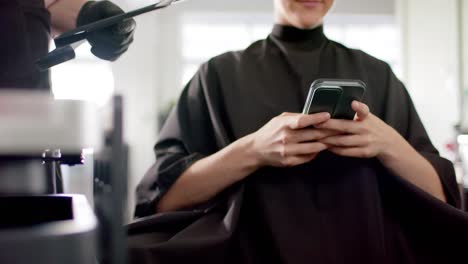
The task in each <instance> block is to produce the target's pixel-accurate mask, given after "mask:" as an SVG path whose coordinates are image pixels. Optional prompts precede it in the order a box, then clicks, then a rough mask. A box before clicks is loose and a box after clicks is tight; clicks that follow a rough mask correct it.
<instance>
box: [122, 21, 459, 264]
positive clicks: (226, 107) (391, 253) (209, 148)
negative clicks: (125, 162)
mask: <svg viewBox="0 0 468 264" xmlns="http://www.w3.org/2000/svg"><path fill="white" fill-rule="evenodd" d="M318 78H340V79H341V78H345V79H360V80H362V81H364V82H365V83H366V84H367V93H366V96H365V98H364V100H363V101H364V102H365V103H366V104H368V105H369V107H370V109H371V111H372V112H373V113H374V114H375V115H376V116H378V117H379V118H381V119H382V120H384V121H385V122H386V123H387V124H389V125H390V126H392V127H393V128H394V129H395V130H397V131H398V132H399V133H400V134H401V135H403V136H404V138H405V139H406V140H407V141H408V142H409V143H410V144H411V145H412V146H413V147H414V148H415V149H416V150H417V151H418V152H419V153H420V154H421V155H423V156H424V157H425V158H427V159H428V160H429V161H430V163H431V164H432V165H433V166H434V168H435V169H436V170H437V172H438V174H439V176H440V179H441V182H442V184H443V188H444V191H445V194H446V196H447V199H448V204H444V203H442V202H440V201H438V200H436V199H435V198H433V197H432V196H430V195H428V194H426V193H425V192H423V191H422V190H420V189H419V188H417V187H415V186H414V185H412V184H410V183H408V182H407V181H405V180H403V179H401V178H400V177H398V176H395V175H392V174H391V173H390V172H389V171H388V170H387V169H385V168H384V167H383V166H382V165H381V164H380V163H379V162H378V161H377V160H376V159H355V158H345V157H339V156H336V155H333V154H331V153H328V152H322V153H320V154H319V156H318V158H317V159H316V160H313V161H312V162H310V163H308V164H305V165H302V166H297V167H293V168H270V167H266V168H263V169H260V170H259V171H257V172H256V173H254V174H253V175H250V176H249V177H247V178H246V180H245V181H244V182H242V183H240V184H238V185H236V186H233V187H232V188H229V189H228V190H226V191H225V193H223V194H222V195H220V196H219V197H217V198H215V199H213V201H210V202H208V203H207V204H204V205H201V206H199V207H197V208H194V209H193V210H192V211H190V210H182V211H180V212H175V213H169V214H162V215H156V216H152V217H149V218H144V219H143V220H140V222H137V223H136V224H134V225H131V226H130V228H129V234H130V236H129V243H130V251H129V252H130V256H131V258H132V260H133V261H134V263H137V262H138V263H293V264H295V263H322V264H323V263H455V261H468V260H467V259H468V255H466V254H465V253H466V251H467V249H466V248H464V247H466V245H468V231H467V230H468V228H467V225H468V217H467V216H466V215H464V214H463V213H462V212H461V211H459V210H458V209H456V207H459V206H460V199H459V196H460V195H459V192H458V189H457V184H456V181H455V176H454V170H453V167H452V164H451V163H450V162H449V161H447V160H445V159H443V158H441V157H440V156H439V155H438V153H437V150H436V149H435V148H434V147H433V145H432V144H431V142H430V140H429V138H428V136H427V133H426V131H425V129H424V127H423V125H422V123H421V121H420V119H419V117H418V114H417V113H416V110H415V108H414V106H413V103H412V102H411V99H410V97H409V95H408V92H407V91H406V89H405V88H404V86H403V84H402V83H401V82H400V81H399V80H398V79H397V78H396V77H395V76H394V74H393V73H392V71H391V69H390V67H389V66H388V65H387V64H386V63H384V62H382V61H380V60H378V59H375V58H373V57H371V56H369V55H367V54H365V53H364V52H361V51H358V50H352V49H349V48H346V47H344V46H343V45H341V44H338V43H336V42H333V41H331V40H328V39H327V38H326V37H325V35H324V34H323V29H322V27H319V28H316V29H314V30H298V29H295V28H292V27H285V26H278V25H277V26H275V27H274V29H273V32H272V34H271V35H270V36H269V37H268V38H267V39H266V40H262V41H258V42H256V43H254V44H252V45H251V46H250V47H248V48H247V49H246V50H244V51H241V52H229V53H226V54H223V55H221V56H218V57H215V58H213V59H211V60H210V61H208V62H207V63H205V64H204V65H203V66H202V67H201V68H200V70H199V71H198V73H197V74H196V75H195V76H194V78H193V79H192V80H191V81H190V83H189V84H188V85H187V87H186V88H185V90H184V91H183V93H182V95H181V97H180V99H179V102H178V104H177V106H176V107H175V109H174V110H173V111H172V113H171V114H170V116H169V119H168V121H167V122H166V124H165V126H164V127H163V129H162V131H161V134H160V139H159V141H158V143H157V144H156V146H155V152H156V156H157V160H156V163H155V164H154V166H153V167H152V169H151V170H150V171H149V172H148V173H147V175H145V177H144V179H143V180H142V182H141V183H140V185H139V186H138V189H137V197H138V205H137V211H136V215H137V216H138V217H143V216H148V215H152V214H154V213H155V203H156V202H157V200H158V199H159V198H160V197H161V196H162V195H164V193H165V192H166V191H167V190H168V188H169V187H170V186H171V185H172V184H173V183H174V181H175V180H176V179H177V178H178V176H180V175H181V173H182V172H183V171H184V170H185V169H187V168H188V167H189V166H190V165H191V164H193V163H194V162H195V161H197V160H199V159H201V158H203V157H205V156H208V155H210V154H212V153H214V152H216V151H218V150H220V149H221V148H223V147H224V146H226V145H228V144H229V143H231V142H233V141H235V140H236V139H239V138H241V137H243V136H245V135H247V134H249V133H252V132H255V131H256V130H258V129H259V128H260V127H262V126H263V125H264V124H265V123H267V122H268V121H269V120H271V119H272V118H273V117H275V116H277V115H279V114H281V113H283V112H296V113H297V112H301V110H302V106H303V104H304V102H305V97H306V94H307V92H308V88H309V85H310V83H311V82H312V81H313V80H315V79H318ZM218 177H223V175H219V176H218ZM240 190H241V191H240ZM239 192H241V194H240V196H241V197H240V198H239ZM232 193H234V194H236V195H237V196H235V195H232ZM233 197H234V198H233ZM226 203H227V205H226ZM213 206H215V209H211V211H208V213H206V211H207V210H204V209H207V208H210V207H213ZM216 206H218V207H216ZM216 208H223V209H216ZM216 210H218V211H216ZM223 210H224V211H223ZM210 212H211V213H210ZM191 214H192V216H190V215H191ZM194 214H195V215H197V216H195V217H193V215H194ZM191 217H192V218H191ZM197 219H198V220H197ZM145 221H146V223H145ZM171 223H172V224H171ZM171 232H172V233H171ZM463 255H465V256H464V257H465V259H464V260H463V259H462V256H463ZM458 263H461V262H458Z"/></svg>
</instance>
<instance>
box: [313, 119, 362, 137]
mask: <svg viewBox="0 0 468 264" xmlns="http://www.w3.org/2000/svg"><path fill="white" fill-rule="evenodd" d="M316 128H320V129H329V130H335V131H340V132H342V133H347V134H359V133H361V132H362V124H360V123H359V122H355V121H352V120H343V119H330V120H328V121H327V122H325V123H322V124H319V125H317V126H316Z"/></svg>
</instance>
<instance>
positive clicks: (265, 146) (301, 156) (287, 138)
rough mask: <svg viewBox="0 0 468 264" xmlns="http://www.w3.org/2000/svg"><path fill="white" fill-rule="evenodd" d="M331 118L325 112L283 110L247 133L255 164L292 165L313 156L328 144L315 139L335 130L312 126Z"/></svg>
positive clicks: (331, 134) (333, 133)
mask: <svg viewBox="0 0 468 264" xmlns="http://www.w3.org/2000/svg"><path fill="white" fill-rule="evenodd" d="M329 119H330V114H328V113H318V114H312V115H303V114H293V113H283V114H281V115H279V116H277V117H275V118H273V119H272V120H271V121H270V122H268V123H267V124H266V125H265V126H263V127H262V128H260V129H259V130H258V131H256V132H254V133H253V134H250V135H249V136H250V137H251V138H250V139H251V142H252V144H251V147H252V150H253V152H254V154H255V157H256V158H257V161H258V162H257V163H258V167H263V166H274V167H293V166H297V165H300V164H304V163H307V162H309V161H311V160H313V159H314V158H315V157H316V156H317V154H318V153H319V152H321V151H323V150H325V149H326V148H327V146H326V145H325V144H323V143H320V142H317V141H318V140H321V139H324V138H326V137H329V136H334V135H337V134H338V132H336V131H331V130H325V129H316V128H314V127H313V126H314V125H318V124H321V123H324V122H326V121H328V120H329Z"/></svg>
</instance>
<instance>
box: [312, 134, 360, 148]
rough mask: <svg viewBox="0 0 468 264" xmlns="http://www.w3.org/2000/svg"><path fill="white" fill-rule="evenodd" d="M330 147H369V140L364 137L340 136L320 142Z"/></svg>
mask: <svg viewBox="0 0 468 264" xmlns="http://www.w3.org/2000/svg"><path fill="white" fill-rule="evenodd" d="M319 141H320V142H321V143H324V144H326V145H328V146H334V147H348V148H349V147H359V146H367V145H369V140H368V138H367V137H366V136H363V135H338V136H331V137H327V138H324V139H321V140H319Z"/></svg>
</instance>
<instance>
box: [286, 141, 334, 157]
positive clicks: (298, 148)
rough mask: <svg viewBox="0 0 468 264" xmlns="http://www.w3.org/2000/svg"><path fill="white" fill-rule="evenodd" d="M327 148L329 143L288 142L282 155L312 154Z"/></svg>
mask: <svg viewBox="0 0 468 264" xmlns="http://www.w3.org/2000/svg"><path fill="white" fill-rule="evenodd" d="M325 149H327V145H325V144H323V143H320V142H312V143H299V144H288V145H286V146H284V149H283V151H282V153H281V156H283V157H288V156H297V155H311V154H315V153H318V152H321V151H323V150H325Z"/></svg>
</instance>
